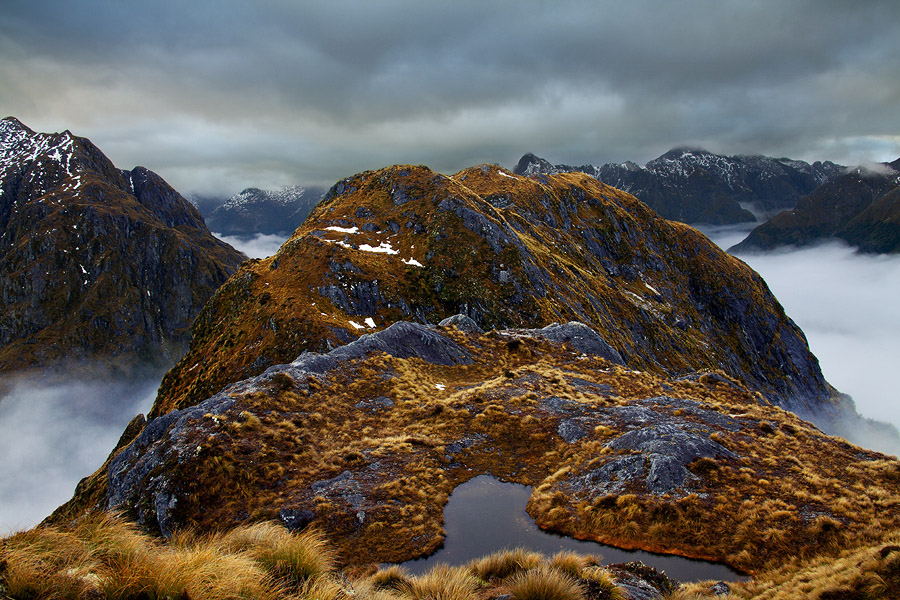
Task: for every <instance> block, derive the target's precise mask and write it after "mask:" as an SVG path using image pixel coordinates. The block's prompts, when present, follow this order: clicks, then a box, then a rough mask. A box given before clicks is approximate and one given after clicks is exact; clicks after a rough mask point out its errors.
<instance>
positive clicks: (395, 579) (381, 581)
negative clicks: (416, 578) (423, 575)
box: [369, 565, 410, 590]
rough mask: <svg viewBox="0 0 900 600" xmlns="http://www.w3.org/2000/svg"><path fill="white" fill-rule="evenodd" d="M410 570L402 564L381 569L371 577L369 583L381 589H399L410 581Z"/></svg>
mask: <svg viewBox="0 0 900 600" xmlns="http://www.w3.org/2000/svg"><path fill="white" fill-rule="evenodd" d="M409 578H410V575H409V572H408V571H407V570H406V569H404V568H403V567H401V566H400V565H392V566H390V567H388V568H386V569H380V570H378V571H376V572H375V573H374V574H372V575H371V576H370V577H369V583H371V584H372V585H373V586H375V587H376V588H379V589H393V590H398V589H400V588H401V587H402V586H403V585H404V584H406V583H408V582H409Z"/></svg>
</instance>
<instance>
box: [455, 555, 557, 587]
mask: <svg viewBox="0 0 900 600" xmlns="http://www.w3.org/2000/svg"><path fill="white" fill-rule="evenodd" d="M543 561H544V556H543V555H542V554H541V553H539V552H532V551H530V550H526V549H525V548H514V549H512V550H500V551H498V552H494V553H492V554H488V555H487V556H484V557H482V558H479V559H476V560H474V561H472V562H470V563H469V570H470V571H471V572H472V574H473V575H475V576H476V577H478V578H479V579H481V580H483V581H491V580H494V579H506V578H507V577H509V576H511V575H515V574H516V573H519V572H520V571H527V570H528V569H533V568H535V567H537V566H538V565H539V564H541V562H543Z"/></svg>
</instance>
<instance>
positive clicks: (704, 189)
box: [515, 148, 842, 225]
mask: <svg viewBox="0 0 900 600" xmlns="http://www.w3.org/2000/svg"><path fill="white" fill-rule="evenodd" d="M841 168H842V167H840V166H839V165H836V164H834V163H831V162H824V163H822V162H816V163H813V164H811V165H810V164H808V163H805V162H803V161H798V160H791V159H787V158H769V157H767V156H722V155H719V154H714V153H712V152H708V151H706V150H702V149H696V148H673V149H672V150H669V151H668V152H666V153H665V154H663V155H662V156H660V157H658V158H656V159H654V160H651V161H650V162H648V163H647V164H646V165H644V166H639V165H637V164H635V163H633V162H630V161H629V162H625V163H621V164H616V163H608V164H605V165H603V166H600V167H595V166H593V165H583V166H580V167H573V166H568V165H552V164H550V162H549V161H547V160H544V159H541V158H538V157H537V156H535V155H533V154H526V155H525V156H523V157H522V158H521V159H520V160H519V163H518V164H517V165H516V169H515V172H516V173H519V174H524V175H533V174H536V173H548V174H549V173H562V172H567V171H581V172H583V173H587V174H588V175H590V176H591V177H595V178H596V179H598V180H599V181H602V182H603V183H605V184H607V185H611V186H613V187H615V188H618V189H621V190H624V191H626V192H629V193H631V194H634V195H635V196H637V198H638V199H640V200H641V201H643V202H645V203H647V204H648V205H649V206H650V208H652V209H654V210H655V211H656V212H658V213H659V214H660V215H662V216H663V217H665V218H667V219H674V220H676V221H682V222H684V223H697V224H701V223H706V224H713V225H725V224H731V223H744V222H753V221H755V220H756V217H755V216H754V214H753V213H751V212H750V210H747V209H748V208H749V209H751V210H754V211H756V212H759V213H760V214H770V213H773V212H777V211H779V210H783V209H786V208H792V207H793V206H794V204H795V203H796V202H797V201H798V200H799V199H800V198H801V197H803V196H805V195H806V194H808V193H810V192H811V191H812V190H813V189H815V188H816V187H817V186H819V185H821V184H822V183H823V182H825V181H826V180H827V179H828V178H830V177H831V176H833V175H835V174H837V173H838V172H839V171H840V169H841Z"/></svg>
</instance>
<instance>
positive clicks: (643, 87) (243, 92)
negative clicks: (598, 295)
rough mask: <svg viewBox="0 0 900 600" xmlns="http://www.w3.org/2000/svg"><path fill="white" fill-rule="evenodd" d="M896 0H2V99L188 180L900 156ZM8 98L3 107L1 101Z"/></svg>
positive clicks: (16, 111) (126, 163)
mask: <svg viewBox="0 0 900 600" xmlns="http://www.w3.org/2000/svg"><path fill="white" fill-rule="evenodd" d="M898 74H900V2H897V0H886V1H883V2H882V1H872V0H866V1H865V2H859V1H855V0H854V1H823V0H814V1H813V0H809V1H803V0H795V1H794V0H792V1H790V2H784V1H783V0H772V1H745V0H741V1H726V0H709V1H684V2H664V1H662V0H658V1H650V0H641V1H630V2H618V1H617V2H611V1H597V0H594V1H586V2H574V1H570V2H550V1H528V0H517V1H509V2H500V1H490V0H477V1H473V2H469V1H463V0H454V1H453V2H425V1H422V0H416V1H397V0H393V1H392V0H381V1H372V0H328V1H322V2H314V1H310V2H293V1H289V0H281V1H277V0H253V1H247V0H215V1H213V0H192V1H191V2H183V1H181V0H177V1H167V0H155V1H153V2H147V1H142V2H132V1H126V0H83V1H78V2H72V1H71V0H56V1H45V0H6V1H5V2H4V3H3V10H2V11H0V82H2V83H0V110H2V112H3V113H5V115H13V116H16V117H18V118H19V119H21V120H22V121H23V122H24V123H25V124H26V125H28V126H30V127H31V128H32V129H35V130H38V131H61V130H64V129H70V130H72V131H73V132H74V133H76V134H78V135H82V136H86V137H89V138H91V139H92V140H93V141H94V142H95V143H96V144H97V145H98V146H100V148H101V149H102V150H103V151H104V152H105V153H106V154H107V155H109V156H110V158H112V159H113V161H114V162H115V163H116V164H117V166H119V167H122V168H131V167H133V166H135V165H138V164H141V165H144V166H146V167H148V168H150V169H152V170H154V171H157V172H158V173H160V174H161V175H162V176H163V177H164V178H165V179H167V180H168V181H169V182H170V183H172V184H173V185H174V186H175V187H176V188H178V189H179V190H180V191H182V192H184V193H191V192H204V191H205V192H210V191H215V192H218V193H224V194H226V195H230V194H231V193H234V192H237V191H239V190H240V189H242V188H243V187H246V186H249V185H255V186H258V187H278V186H281V185H289V184H301V185H311V184H320V185H326V186H327V185H331V184H332V183H334V182H335V181H336V180H337V179H339V178H342V177H345V176H349V175H352V174H353V173H356V172H359V171H362V170H365V169H374V168H380V167H383V166H386V165H389V164H394V163H407V162H408V163H416V164H427V165H429V166H431V167H432V168H434V169H436V170H438V171H441V172H446V173H452V172H455V171H457V170H459V169H462V168H464V167H467V166H471V165H474V164H478V163H481V162H497V163H500V164H502V165H505V166H513V165H514V164H515V162H516V161H517V160H518V158H519V157H520V156H521V155H522V154H523V153H525V152H534V153H536V154H538V155H541V156H544V157H545V158H547V159H549V160H550V161H552V162H566V163H575V164H582V163H588V162H590V163H594V164H602V163H604V162H619V161H624V160H634V161H636V162H639V163H644V162H646V161H647V160H650V159H652V158H654V157H656V156H658V155H659V154H662V153H663V152H665V151H666V150H668V149H669V148H671V147H674V146H678V145H692V146H702V147H705V148H707V149H709V150H712V151H715V152H720V153H724V154H737V153H760V154H767V155H774V156H789V157H791V158H800V159H805V160H816V159H828V160H833V161H836V162H840V163H843V164H859V163H862V162H868V161H885V160H893V159H896V158H897V157H898V156H900V76H898ZM5 115H4V116H5Z"/></svg>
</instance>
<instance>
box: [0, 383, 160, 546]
mask: <svg viewBox="0 0 900 600" xmlns="http://www.w3.org/2000/svg"><path fill="white" fill-rule="evenodd" d="M0 384H2V386H3V392H4V395H3V397H2V399H0V456H2V457H3V458H2V460H0V535H5V534H7V533H8V532H10V531H16V530H19V529H25V528H30V527H32V526H34V525H36V524H37V523H39V522H40V521H41V520H43V519H44V517H46V516H47V515H49V514H50V513H51V512H53V510H54V509H56V507H57V506H59V505H60V504H62V503H63V502H65V501H66V500H68V499H69V498H71V496H72V492H73V491H74V489H75V485H76V484H77V483H78V481H79V480H80V479H81V478H82V477H86V476H88V475H90V474H91V473H93V472H94V471H95V470H96V469H97V468H98V467H100V465H101V464H103V461H104V460H105V459H106V457H107V455H108V454H109V453H110V451H111V450H112V449H113V448H114V447H115V445H116V441H117V440H118V439H119V436H120V435H121V434H122V432H123V431H124V429H125V426H126V425H127V424H128V422H129V421H130V420H131V419H132V417H134V416H135V415H137V414H139V413H146V412H147V411H148V410H149V408H150V406H151V405H152V404H153V399H154V398H155V396H156V388H157V387H158V386H159V380H158V379H148V380H143V381H116V380H106V381H96V380H81V379H79V378H78V376H76V375H71V374H70V375H67V376H63V377H59V378H54V379H53V380H51V381H48V380H47V379H38V378H35V377H28V376H7V377H5V378H4V380H3V381H2V382H0Z"/></svg>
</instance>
